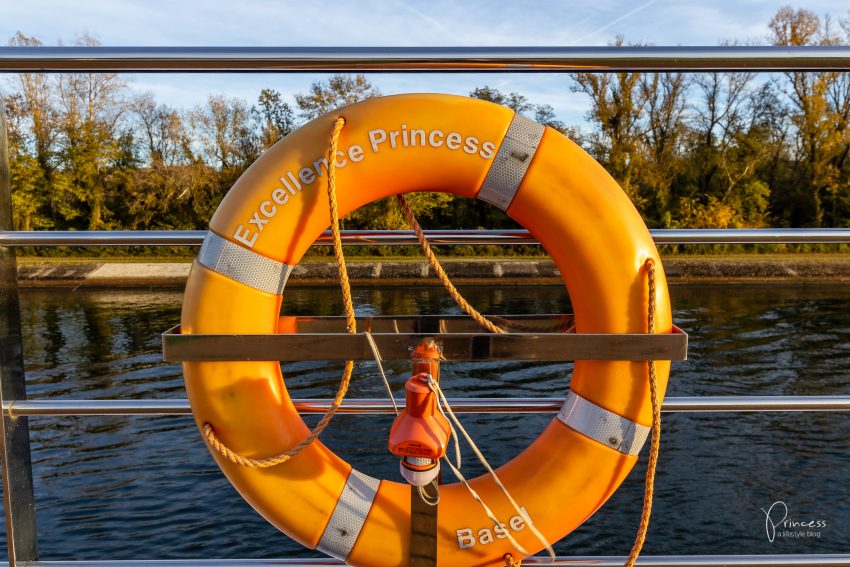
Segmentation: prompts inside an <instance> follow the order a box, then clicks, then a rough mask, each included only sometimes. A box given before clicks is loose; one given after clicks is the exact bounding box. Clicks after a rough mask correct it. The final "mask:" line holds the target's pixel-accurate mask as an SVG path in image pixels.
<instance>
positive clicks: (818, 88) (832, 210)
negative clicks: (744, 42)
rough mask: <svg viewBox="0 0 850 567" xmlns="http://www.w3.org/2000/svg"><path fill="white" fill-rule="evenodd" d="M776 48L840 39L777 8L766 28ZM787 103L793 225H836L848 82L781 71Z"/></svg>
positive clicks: (802, 15) (843, 176) (849, 146)
mask: <svg viewBox="0 0 850 567" xmlns="http://www.w3.org/2000/svg"><path fill="white" fill-rule="evenodd" d="M769 27H770V30H771V33H772V41H773V43H774V44H775V45H835V44H837V43H840V41H841V39H842V38H841V37H840V36H838V35H837V34H835V33H834V32H833V31H832V30H831V29H830V26H829V21H828V20H827V21H826V22H822V21H821V19H820V18H819V17H818V16H817V15H816V14H814V13H813V12H810V11H808V10H804V9H799V10H794V9H793V8H792V7H790V6H786V7H784V8H781V9H780V10H779V11H778V12H777V13H776V15H774V17H773V18H772V19H771V21H770V24H769ZM785 79H786V86H787V88H788V90H787V95H788V97H789V99H790V101H791V103H792V108H793V111H792V113H791V121H792V123H793V125H794V128H795V130H796V133H797V138H796V141H797V147H796V149H795V158H796V161H797V167H796V168H795V170H796V171H797V172H798V174H797V178H796V180H795V183H794V186H795V187H796V192H795V197H796V198H795V202H794V205H795V206H794V210H793V211H792V212H791V214H790V220H791V222H792V223H793V224H807V225H813V226H825V225H833V224H836V223H839V222H840V220H841V219H840V217H841V214H840V212H839V209H840V208H841V205H842V203H843V202H844V201H846V199H847V193H848V191H847V187H846V185H847V183H846V181H847V172H846V171H844V169H845V165H846V164H847V153H848V151H849V150H850V139H848V134H847V131H848V119H850V81H848V79H847V77H846V74H844V73H812V72H801V71H791V72H787V73H785Z"/></svg>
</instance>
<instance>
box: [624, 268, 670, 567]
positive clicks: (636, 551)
mask: <svg viewBox="0 0 850 567" xmlns="http://www.w3.org/2000/svg"><path fill="white" fill-rule="evenodd" d="M644 267H645V268H646V275H647V280H648V285H649V302H648V303H649V304H648V308H647V319H646V327H647V329H646V331H647V333H649V334H653V333H655V262H654V261H653V260H652V258H650V259H648V260H647V261H646V263H645V264H644ZM647 364H648V366H649V396H650V400H651V401H652V443H651V444H650V448H649V463H648V464H647V465H646V482H645V483H644V492H643V511H642V512H641V515H640V525H639V526H638V532H637V535H635V543H634V545H633V546H632V551H631V552H630V553H629V558H628V559H627V560H626V567H634V564H635V562H636V561H637V558H638V556H639V555H640V551H641V549H643V543H644V541H646V532H647V530H648V529H649V516H650V514H651V513H652V496H653V493H654V491H655V467H656V465H657V464H658V450H659V447H660V444H661V406H660V404H659V403H658V384H657V377H656V375H655V361H654V360H649V361H647Z"/></svg>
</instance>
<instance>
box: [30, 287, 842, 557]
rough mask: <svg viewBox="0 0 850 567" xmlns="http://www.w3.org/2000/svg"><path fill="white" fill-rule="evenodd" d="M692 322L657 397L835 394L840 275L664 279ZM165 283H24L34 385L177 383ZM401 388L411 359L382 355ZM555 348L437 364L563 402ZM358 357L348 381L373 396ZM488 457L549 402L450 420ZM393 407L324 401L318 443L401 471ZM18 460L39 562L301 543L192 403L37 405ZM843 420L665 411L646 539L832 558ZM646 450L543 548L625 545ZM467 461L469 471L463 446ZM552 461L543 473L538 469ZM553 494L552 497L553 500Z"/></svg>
mask: <svg viewBox="0 0 850 567" xmlns="http://www.w3.org/2000/svg"><path fill="white" fill-rule="evenodd" d="M463 291H464V293H465V294H466V296H467V297H468V298H469V299H470V300H471V301H472V303H474V304H475V305H476V306H478V307H479V309H481V310H482V311H485V312H502V313H541V312H563V311H565V310H567V309H568V300H567V297H566V293H565V292H564V291H563V289H562V288H561V287H558V286H542V287H531V286H528V287H524V286H523V287H502V288H499V289H496V288H493V287H471V288H465V289H464V290H463ZM671 294H672V300H673V305H674V317H675V321H676V322H677V324H679V326H681V327H682V328H684V329H685V330H687V331H688V332H689V333H690V337H691V339H690V345H691V346H690V360H689V361H687V362H681V363H675V364H674V367H673V373H672V378H671V383H670V388H669V394H670V395H677V396H696V395H835V394H847V393H848V391H850V289H847V288H846V287H841V286H784V285H779V286H777V285H771V286H740V285H737V286H731V285H724V286H699V285H686V286H674V287H672V288H671ZM354 299H355V304H356V305H357V309H358V312H359V313H361V314H367V313H369V314H389V313H395V314H411V313H431V314H442V313H457V312H458V310H457V308H456V307H455V306H454V304H453V303H452V301H451V299H450V298H448V297H447V296H446V294H445V292H444V291H443V290H442V289H441V288H436V287H433V288H419V289H413V288H401V287H392V288H378V289H366V288H359V289H355V297H354ZM181 300H182V294H181V293H180V292H174V291H156V292H153V291H135V290H134V291H71V290H64V291H61V290H50V291H36V290H28V291H24V292H22V318H23V323H24V329H25V337H24V350H25V356H26V361H27V372H28V389H29V395H30V397H32V398H73V399H84V398H90V399H109V398H139V399H142V398H182V397H185V391H184V388H183V379H182V376H181V371H180V367H179V366H177V365H169V364H164V363H162V362H161V355H160V339H159V333H160V332H162V331H163V330H164V329H166V328H168V327H170V326H172V325H174V324H176V323H177V322H179V314H180V304H181ZM284 310H285V312H287V313H290V314H321V315H324V314H339V313H341V306H340V301H339V299H338V292H337V290H336V289H334V288H310V289H306V288H287V296H286V298H285V305H284ZM340 369H341V366H340V365H338V364H327V363H319V362H303V363H288V364H285V366H284V372H285V375H286V379H287V384H288V386H289V387H290V389H291V390H292V393H293V396H294V397H329V396H330V395H331V393H332V392H333V391H334V389H335V387H336V385H337V381H338V377H339V372H340ZM388 370H390V377H391V380H392V382H393V385H394V389H395V391H396V392H397V395H399V396H400V395H402V394H401V393H402V391H403V382H404V380H405V379H406V378H407V364H405V363H391V364H389V365H388ZM568 380H569V366H568V365H565V364H563V363H529V362H492V363H445V364H444V366H443V386H444V388H445V389H446V390H447V392H448V393H449V395H451V396H457V397H472V396H482V397H483V396H492V397H498V396H525V397H560V396H564V395H565V394H566V391H567V389H568V383H569V382H568ZM383 395H384V390H383V385H382V383H381V382H380V380H379V379H378V378H377V375H376V372H375V368H374V365H373V364H369V363H364V364H362V365H360V366H359V369H358V371H357V372H356V373H355V379H354V382H353V384H352V388H351V393H350V396H352V397H381V396H383ZM462 419H463V420H464V422H465V423H466V424H467V425H468V426H469V429H470V430H471V432H472V434H473V435H474V437H475V438H476V439H477V440H478V441H479V443H480V444H481V445H482V447H484V448H485V449H486V452H487V454H488V456H489V457H490V458H491V461H492V462H494V464H500V463H503V462H505V461H507V460H509V459H510V458H512V457H513V456H514V455H516V454H517V453H518V452H519V451H521V450H522V449H523V448H524V447H525V446H527V445H528V444H529V443H530V442H531V440H533V439H534V437H536V436H537V435H538V434H539V432H540V431H542V429H543V428H544V427H545V426H546V424H547V423H548V422H549V420H550V419H551V416H471V415H470V416H465V417H463V418H462ZM390 423H391V419H390V418H389V417H370V418H362V417H353V416H338V417H337V418H336V419H335V421H334V422H333V424H332V425H331V427H330V428H329V429H328V430H327V431H326V433H325V435H324V436H323V440H324V441H325V442H326V443H327V444H328V445H329V446H330V447H331V448H333V449H334V450H336V451H337V452H338V453H340V454H341V455H342V456H343V458H345V459H347V460H349V461H351V462H352V463H353V464H354V466H355V467H357V468H358V469H360V470H363V471H364V472H367V473H369V474H372V475H374V476H380V477H383V478H393V479H395V478H396V477H397V466H398V465H397V461H395V460H394V459H393V458H392V457H391V456H390V455H389V454H388V453H386V450H385V444H386V443H385V441H383V440H384V439H385V438H386V435H387V432H388V428H389V424H390ZM30 424H31V428H32V446H33V471H34V476H35V491H36V506H37V513H38V530H39V544H40V551H41V556H42V558H43V559H51V560H63V559H77V560H80V559H88V560H95V559H176V558H267V557H291V556H295V555H297V556H302V557H309V556H315V554H316V553H315V552H312V551H309V550H304V549H303V548H301V547H300V546H299V545H298V544H295V543H293V542H291V541H290V540H289V539H288V538H286V537H285V536H283V535H282V534H280V533H279V532H277V531H276V530H275V529H274V528H272V527H271V526H270V525H269V524H267V523H266V522H265V521H264V520H263V519H262V518H260V517H259V516H258V515H257V514H256V513H255V512H254V511H253V510H252V509H251V508H250V507H249V506H248V505H247V504H246V503H245V502H244V501H243V500H242V499H241V497H239V495H238V494H237V493H236V492H235V490H234V489H233V488H232V487H231V486H230V485H229V484H228V482H227V481H226V480H225V479H224V477H223V476H222V475H221V473H220V472H219V470H218V468H217V467H216V466H215V464H214V463H213V461H212V458H211V457H210V456H209V454H208V453H207V450H206V448H205V447H204V445H203V443H202V441H201V439H200V437H199V435H198V433H197V431H196V429H195V428H194V426H193V424H192V421H191V419H190V418H189V417H61V418H54V417H35V418H31V421H30ZM848 455H850V415H848V414H846V413H763V414H748V413H720V414H710V413H706V414H665V418H664V436H663V440H662V453H661V460H660V463H659V469H658V478H657V486H656V499H655V508H654V513H653V522H652V526H651V529H650V532H649V538H648V541H647V544H646V547H645V553H648V554H692V553H704V554H727V553H728V554H746V553H838V552H847V550H848V549H850V530H848V527H850V526H849V525H848V520H850V502H848V499H847V497H846V496H847V486H848V484H849V483H850V458H848ZM645 456H646V451H644V455H643V457H642V458H641V461H640V463H639V465H638V466H637V467H636V468H635V470H634V472H633V473H632V474H631V476H630V477H629V478H628V480H627V481H626V482H625V483H624V485H623V486H622V488H621V489H620V490H619V491H618V492H617V493H616V494H615V495H614V497H613V498H612V499H611V500H610V502H609V503H608V504H607V505H606V506H605V507H604V508H603V509H602V510H601V511H600V512H599V513H597V514H596V515H595V516H593V517H592V518H591V519H590V520H589V521H588V522H587V523H586V524H585V525H584V526H582V527H581V528H579V529H578V530H577V531H576V532H574V533H573V534H571V535H570V536H568V537H567V538H566V539H565V540H564V541H562V542H560V543H558V544H557V545H556V550H557V552H558V553H559V554H563V555H569V554H578V555H585V554H605V555H626V554H627V553H628V551H629V549H630V547H631V543H632V538H633V536H634V532H635V529H636V527H637V524H638V519H639V516H640V510H641V498H642V490H643V474H644V463H645ZM467 463H470V464H469V465H465V466H469V472H470V474H474V473H475V471H476V470H479V469H477V468H476V467H475V466H472V465H471V458H470V459H467ZM554 473H555V471H553V474H554ZM778 500H782V501H784V502H786V503H787V505H788V508H789V517H790V518H791V519H794V520H799V521H808V520H825V521H826V522H827V527H825V528H821V529H819V530H817V532H819V537H816V536H815V534H811V535H809V536H807V537H802V538H800V537H797V538H791V537H785V538H782V537H779V538H776V540H775V541H774V542H773V543H771V542H769V541H768V539H767V537H766V532H765V525H764V524H765V515H764V513H763V512H762V511H761V508H765V509H767V508H768V507H769V506H770V505H771V504H772V503H773V502H775V501H778ZM565 505H567V503H565Z"/></svg>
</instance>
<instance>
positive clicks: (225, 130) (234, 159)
mask: <svg viewBox="0 0 850 567" xmlns="http://www.w3.org/2000/svg"><path fill="white" fill-rule="evenodd" d="M192 125H193V127H194V131H195V136H196V140H197V142H198V145H199V147H200V150H201V156H202V157H203V159H204V160H205V161H206V162H207V163H208V164H210V165H212V166H215V167H218V168H219V169H220V170H221V171H226V170H232V169H238V170H241V169H244V168H246V167H248V166H249V165H251V163H253V161H254V160H255V159H256V158H257V157H259V153H260V150H259V139H258V136H257V132H256V128H255V126H256V125H255V124H254V123H253V121H252V115H251V111H250V109H249V108H248V106H247V105H246V104H245V101H243V100H241V99H238V98H227V97H225V96H223V95H217V96H210V97H209V98H208V99H207V104H206V105H205V106H203V107H199V108H197V109H195V111H194V112H193V113H192Z"/></svg>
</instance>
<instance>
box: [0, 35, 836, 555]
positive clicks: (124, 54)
mask: <svg viewBox="0 0 850 567" xmlns="http://www.w3.org/2000/svg"><path fill="white" fill-rule="evenodd" d="M736 69H748V70H755V71H780V70H785V71H787V70H808V71H834V70H842V71H846V70H850V48H848V47H616V48H615V47H609V48H596V47H594V48H563V47H504V48H457V47H444V48H207V47H199V48H176V47H175V48H168V47H166V48H152V47H117V48H116V47H62V48H54V47H0V72H72V71H115V72H122V71H133V72H137V71H151V72H184V71H198V72H265V71H276V72H282V71H295V72H304V71H322V72H327V71H385V72H468V71H478V72H480V71H489V72H567V71H596V72H607V71H620V70H644V71H674V70H678V71H721V70H736ZM5 144H6V123H5V114H4V112H3V108H2V105H0V407H2V419H0V452H2V465H3V489H4V490H3V493H4V510H5V513H6V528H7V545H8V550H9V564H10V565H12V566H14V565H16V564H18V565H23V564H26V565H28V566H31V567H95V566H96V567H103V566H104V565H112V564H114V565H118V566H120V567H136V566H139V567H140V566H142V565H153V566H159V567H196V566H201V565H204V566H214V567H241V566H244V567H248V566H251V567H254V566H266V565H268V566H271V565H287V566H289V567H317V566H339V565H342V563H340V562H339V561H336V560H333V559H275V560H210V559H199V560H179V561H151V560H138V561H116V562H101V561H40V560H38V546H37V540H36V529H35V520H36V515H35V505H34V498H33V483H32V468H31V461H30V459H31V454H30V447H29V429H28V422H27V420H28V418H29V417H31V416H32V417H41V416H61V415H128V416H129V415H188V414H190V408H189V405H188V402H187V401H186V400H185V399H179V400H27V399H26V387H25V379H24V366H23V364H24V361H23V353H22V345H21V327H20V313H19V308H18V292H17V266H16V260H15V247H19V246H63V245H75V246H131V245H152V246H175V245H190V246H196V245H199V244H200V243H201V240H202V238H203V235H204V232H203V231H147V232H145V231H141V232H140V231H93V232H61V231H56V232H15V231H12V230H11V228H12V217H11V187H10V176H9V169H8V162H7V157H6V156H7V152H6V145H5ZM652 235H653V238H654V239H655V241H656V242H657V243H659V244H722V243H746V244H764V243H773V244H792V243H793V244H798V243H848V242H850V229H758V230H754V229H745V230H655V231H652ZM428 236H429V239H430V240H431V241H432V242H433V243H434V244H536V243H537V242H536V240H534V239H533V238H532V237H531V235H529V233H528V232H527V231H523V230H489V231H428ZM343 239H344V243H345V244H347V245H415V244H416V239H415V236H414V235H413V233H412V232H410V231H385V232H376V231H346V232H344V233H343ZM329 242H330V240H329V236H328V235H327V234H325V235H323V236H322V237H320V239H319V241H318V242H317V245H328V244H329ZM561 403H562V400H556V399H527V398H516V399H486V398H482V399H455V400H452V404H453V407H454V408H455V410H456V411H461V412H467V413H483V412H487V413H555V412H557V411H558V409H559V408H560V405H561ZM295 405H296V408H297V409H298V411H299V412H301V413H304V414H310V413H318V412H323V411H325V410H326V409H327V407H328V405H329V401H328V400H295ZM663 411H665V412H728V411H735V412H747V411H850V395H848V396H712V397H671V398H667V399H666V400H665V402H664V407H663ZM340 412H341V413H353V414H365V415H372V414H386V413H390V412H392V407H391V405H390V402H389V401H388V400H377V399H365V400H364V399H359V400H358V399H349V400H346V401H345V403H344V405H343V406H342V408H340ZM624 560H625V558H624V557H612V556H594V557H569V558H559V559H558V560H557V561H556V562H554V563H549V562H548V559H540V558H530V559H528V560H526V561H524V563H525V564H528V565H537V564H541V565H542V564H544V563H546V564H549V565H554V566H567V565H570V566H575V565H595V566H614V565H622V564H623V562H624ZM638 564H639V565H644V566H650V565H653V566H656V565H657V566H669V565H690V566H705V567H708V566H712V567H715V566H718V565H730V566H744V565H747V566H768V565H808V566H812V565H844V566H850V553H848V554H828V555H824V554H809V555H760V556H753V555H714V556H712V555H690V556H681V555H676V556H643V557H641V558H640V560H639V562H638Z"/></svg>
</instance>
